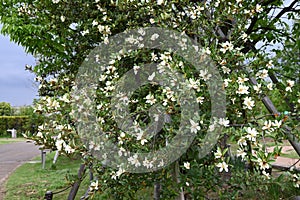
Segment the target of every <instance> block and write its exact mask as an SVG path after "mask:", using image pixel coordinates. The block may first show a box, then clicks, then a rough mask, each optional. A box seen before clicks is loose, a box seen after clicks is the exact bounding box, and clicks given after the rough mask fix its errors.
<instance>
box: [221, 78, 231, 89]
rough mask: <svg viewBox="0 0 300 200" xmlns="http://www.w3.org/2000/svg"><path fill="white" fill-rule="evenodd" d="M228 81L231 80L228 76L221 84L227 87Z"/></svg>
mask: <svg viewBox="0 0 300 200" xmlns="http://www.w3.org/2000/svg"><path fill="white" fill-rule="evenodd" d="M230 82H232V80H231V79H229V78H226V79H224V84H223V86H224V87H225V88H226V87H228V84H229V83H230Z"/></svg>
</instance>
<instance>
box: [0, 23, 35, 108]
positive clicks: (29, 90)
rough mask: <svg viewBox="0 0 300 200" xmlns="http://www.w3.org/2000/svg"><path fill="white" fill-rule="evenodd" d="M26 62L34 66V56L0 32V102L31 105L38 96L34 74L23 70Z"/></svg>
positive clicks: (0, 26)
mask: <svg viewBox="0 0 300 200" xmlns="http://www.w3.org/2000/svg"><path fill="white" fill-rule="evenodd" d="M1 28H2V25H1V24H0V29H1ZM26 64H28V65H33V66H34V65H35V58H34V57H33V56H32V55H29V54H26V53H25V50H24V48H23V47H21V46H18V45H17V44H15V43H13V42H11V41H10V39H9V37H7V36H3V35H1V34H0V102H8V103H10V104H11V105H12V106H25V105H31V104H32V101H33V99H34V98H37V97H38V96H37V90H38V88H37V86H35V82H34V75H33V74H31V73H30V72H28V71H25V65H26Z"/></svg>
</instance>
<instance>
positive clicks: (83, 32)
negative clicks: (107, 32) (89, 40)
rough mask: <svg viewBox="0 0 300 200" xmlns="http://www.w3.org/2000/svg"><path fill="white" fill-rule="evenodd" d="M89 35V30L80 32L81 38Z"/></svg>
mask: <svg viewBox="0 0 300 200" xmlns="http://www.w3.org/2000/svg"><path fill="white" fill-rule="evenodd" d="M89 33H90V31H89V29H87V30H84V31H81V35H82V36H85V35H86V34H89Z"/></svg>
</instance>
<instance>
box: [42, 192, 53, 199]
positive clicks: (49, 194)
mask: <svg viewBox="0 0 300 200" xmlns="http://www.w3.org/2000/svg"><path fill="white" fill-rule="evenodd" d="M52 198H53V192H52V191H47V192H46V194H45V198H44V199H46V200H52Z"/></svg>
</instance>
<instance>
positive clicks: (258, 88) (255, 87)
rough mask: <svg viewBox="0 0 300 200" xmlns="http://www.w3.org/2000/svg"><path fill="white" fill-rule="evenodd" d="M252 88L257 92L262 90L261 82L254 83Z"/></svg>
mask: <svg viewBox="0 0 300 200" xmlns="http://www.w3.org/2000/svg"><path fill="white" fill-rule="evenodd" d="M253 89H254V90H255V92H256V93H258V94H259V93H261V92H262V91H261V84H260V83H259V84H256V85H254V86H253Z"/></svg>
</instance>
